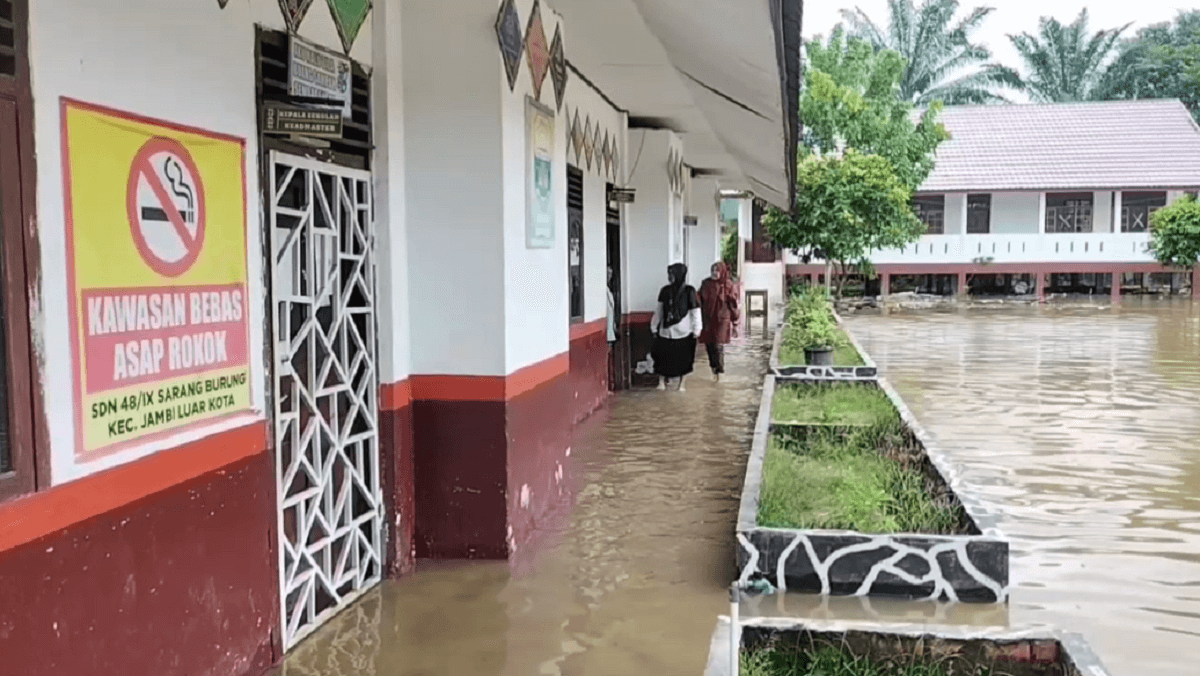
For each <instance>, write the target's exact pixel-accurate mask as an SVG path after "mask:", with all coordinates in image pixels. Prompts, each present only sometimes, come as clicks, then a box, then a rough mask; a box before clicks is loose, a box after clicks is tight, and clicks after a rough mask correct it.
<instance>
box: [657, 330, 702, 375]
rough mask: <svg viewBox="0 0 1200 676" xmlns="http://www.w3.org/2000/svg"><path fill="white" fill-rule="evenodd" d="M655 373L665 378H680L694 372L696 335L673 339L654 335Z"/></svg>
mask: <svg viewBox="0 0 1200 676" xmlns="http://www.w3.org/2000/svg"><path fill="white" fill-rule="evenodd" d="M650 354H651V356H653V357H654V373H655V374H656V375H660V376H662V377H664V378H679V377H682V376H686V375H687V374H689V373H691V372H692V368H693V367H694V366H695V364H696V337H695V336H688V337H687V338H679V339H671V338H663V337H662V336H655V337H654V347H653V349H652V350H651V353H650Z"/></svg>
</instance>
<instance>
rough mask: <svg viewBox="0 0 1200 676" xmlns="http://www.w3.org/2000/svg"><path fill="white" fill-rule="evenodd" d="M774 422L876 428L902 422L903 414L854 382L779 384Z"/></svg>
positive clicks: (877, 393)
mask: <svg viewBox="0 0 1200 676" xmlns="http://www.w3.org/2000/svg"><path fill="white" fill-rule="evenodd" d="M771 419H772V420H773V421H775V422H781V423H802V424H809V425H815V424H819V425H874V424H878V423H883V422H891V421H899V420H900V414H899V413H897V412H896V408H895V407H894V406H893V405H892V402H891V400H890V399H888V397H887V395H886V394H885V393H884V392H883V391H882V390H880V389H878V388H876V387H869V386H866V385H857V384H853V383H822V384H779V385H777V386H776V387H775V398H774V400H773V401H772V404H771Z"/></svg>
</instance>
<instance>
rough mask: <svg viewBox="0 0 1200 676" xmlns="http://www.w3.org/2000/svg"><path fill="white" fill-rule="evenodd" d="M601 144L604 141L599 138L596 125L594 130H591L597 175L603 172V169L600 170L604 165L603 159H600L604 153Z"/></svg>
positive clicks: (598, 126)
mask: <svg viewBox="0 0 1200 676" xmlns="http://www.w3.org/2000/svg"><path fill="white" fill-rule="evenodd" d="M603 143H604V139H603V137H602V136H600V125H599V124H596V128H595V129H593V130H592V148H594V150H593V152H594V153H596V173H597V174H598V173H600V172H601V171H603V169H601V168H600V167H601V166H603V165H604V158H602V157H600V155H601V154H602V153H603V152H604V146H603Z"/></svg>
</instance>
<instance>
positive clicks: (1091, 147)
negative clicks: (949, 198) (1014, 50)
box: [921, 99, 1200, 192]
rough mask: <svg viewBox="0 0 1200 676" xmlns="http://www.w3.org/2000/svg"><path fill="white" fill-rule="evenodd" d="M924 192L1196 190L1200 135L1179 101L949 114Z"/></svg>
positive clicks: (966, 109) (952, 109) (967, 109)
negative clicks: (945, 137) (945, 136)
mask: <svg viewBox="0 0 1200 676" xmlns="http://www.w3.org/2000/svg"><path fill="white" fill-rule="evenodd" d="M939 119H940V120H941V121H942V123H943V124H945V125H946V129H947V130H949V131H950V134H951V135H952V136H953V138H952V139H951V140H949V141H946V142H945V143H943V144H942V145H941V146H940V147H939V148H938V151H937V165H936V167H935V168H934V170H933V173H932V174H930V176H929V178H928V180H926V181H925V183H924V184H923V185H922V186H921V191H922V192H961V191H974V190H1070V189H1096V190H1102V189H1111V188H1194V187H1197V186H1200V127H1197V125H1196V123H1195V122H1194V121H1193V120H1192V117H1191V115H1190V114H1189V113H1188V111H1187V109H1186V108H1184V106H1183V104H1182V103H1180V102H1179V101H1178V100H1175V99H1160V100H1141V101H1111V102H1103V103H1058V104H1026V105H999V106H947V107H946V108H945V109H944V110H943V111H942V114H941V115H940V116H939Z"/></svg>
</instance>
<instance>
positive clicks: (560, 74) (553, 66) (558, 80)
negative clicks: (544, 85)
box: [550, 24, 567, 108]
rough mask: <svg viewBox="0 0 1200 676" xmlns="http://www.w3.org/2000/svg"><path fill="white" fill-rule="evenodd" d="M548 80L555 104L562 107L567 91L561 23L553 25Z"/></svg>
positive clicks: (565, 57) (565, 58)
mask: <svg viewBox="0 0 1200 676" xmlns="http://www.w3.org/2000/svg"><path fill="white" fill-rule="evenodd" d="M550 81H551V82H553V83H554V101H555V105H556V106H557V107H558V108H562V103H563V96H564V95H565V94H566V92H567V56H566V54H565V53H564V52H563V41H562V24H559V25H557V26H555V27H554V40H552V41H551V42H550Z"/></svg>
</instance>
